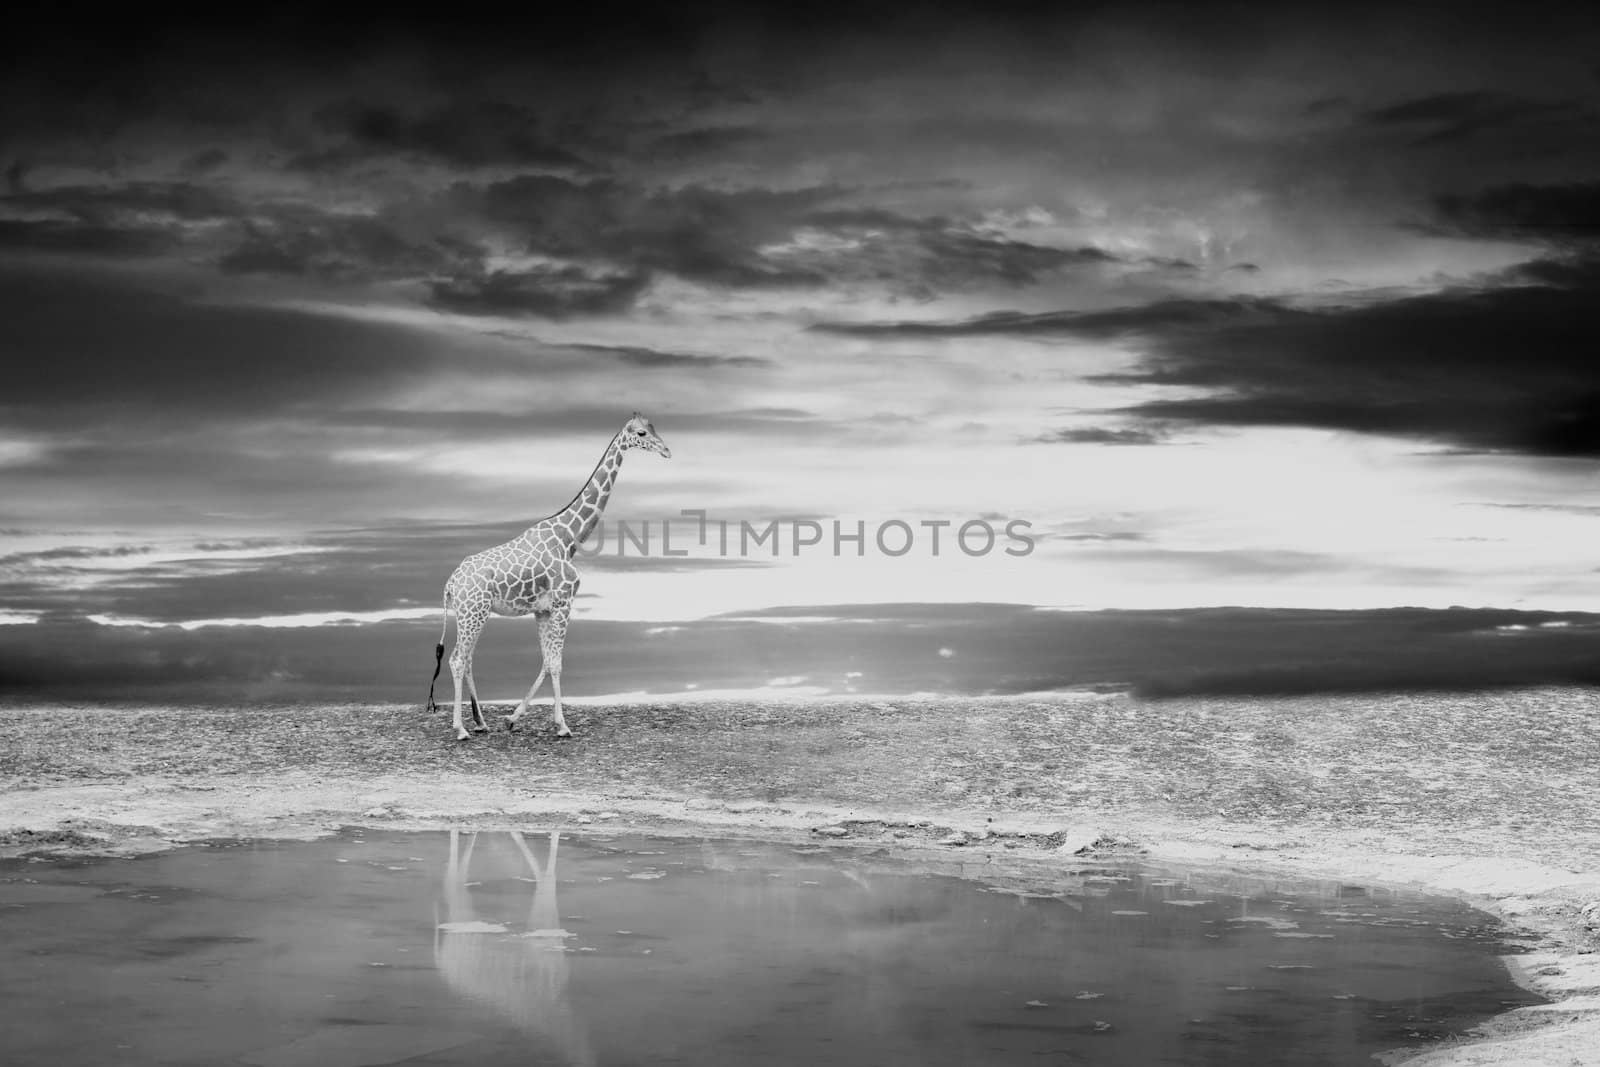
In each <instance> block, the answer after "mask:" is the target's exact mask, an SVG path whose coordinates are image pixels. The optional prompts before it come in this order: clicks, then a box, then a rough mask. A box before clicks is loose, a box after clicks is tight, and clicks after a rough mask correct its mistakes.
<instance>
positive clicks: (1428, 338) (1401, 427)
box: [821, 263, 1600, 458]
mask: <svg viewBox="0 0 1600 1067" xmlns="http://www.w3.org/2000/svg"><path fill="white" fill-rule="evenodd" d="M1555 266H1557V267H1559V268H1560V269H1557V270H1552V271H1550V272H1549V273H1548V275H1547V276H1548V277H1549V278H1550V279H1551V280H1552V281H1556V280H1559V281H1562V282H1565V283H1567V284H1537V285H1535V284H1519V280H1518V279H1519V277H1525V276H1526V275H1527V270H1526V269H1524V270H1523V271H1521V272H1520V273H1519V274H1518V275H1512V276H1507V277H1505V278H1502V279H1499V280H1498V281H1499V284H1497V285H1491V286H1488V287H1484V288H1456V289H1446V290H1443V291H1440V292H1436V293H1426V294H1421V295H1412V296H1403V297H1398V298H1391V299H1371V300H1367V301H1364V302H1360V303H1349V304H1344V305H1335V306H1320V307H1313V306H1309V305H1295V304H1290V303H1288V302H1286V301H1283V300H1276V299H1248V300H1246V299H1233V298H1218V299H1182V300H1164V301H1156V302H1153V303H1150V304H1146V305H1141V306H1131V307H1124V308H1116V309H1112V310H1108V311H1091V312H1044V313H1037V314H1035V313H1022V312H997V313H994V314H989V315H983V316H979V317H976V318H972V319H965V320H958V321H953V322H889V323H867V324H836V323H835V324H827V325H825V326H823V327H821V328H822V329H826V330H828V331H831V332H836V333H845V334H857V335H866V336H874V335H891V336H892V335H903V336H930V337H938V336H986V335H995V336H1025V337H1026V336H1034V337H1041V338H1048V337H1080V338H1086V339H1092V340H1098V341H1113V342H1117V343H1119V344H1122V345H1124V346H1127V347H1129V348H1130V349H1132V350H1133V351H1134V352H1135V353H1136V354H1137V358H1138V364H1137V366H1136V367H1135V369H1133V370H1131V371H1128V372H1119V373H1112V374H1101V375H1098V376H1095V377H1094V379H1093V380H1095V381H1097V382H1100V383H1102V384H1115V385H1124V386H1130V387H1144V386H1160V387H1163V388H1164V389H1173V388H1179V389H1187V390H1194V391H1199V395H1195V396H1190V397H1185V398H1179V399H1157V400H1147V401H1142V402H1138V403H1134V404H1132V405H1130V406H1129V407H1126V408H1123V409H1120V413H1122V414H1126V415H1132V416H1137V417H1141V418H1144V419H1149V420H1153V421H1155V422H1156V423H1157V424H1171V423H1193V424H1201V425H1217V426H1304V427H1314V428H1318V429H1329V430H1348V431H1352V432H1356V433H1366V434H1381V435H1389V436H1400V437H1413V438H1421V439H1426V440H1431V441H1437V442H1440V443H1443V444H1447V445H1452V446H1456V447H1458V448H1462V449H1465V450H1469V451H1472V450H1481V451H1492V452H1501V451H1504V452H1517V453H1525V454H1530V455H1539V456H1569V457H1585V458H1594V457H1600V378H1597V377H1596V375H1595V373H1594V370H1593V366H1592V363H1591V361H1590V358H1589V356H1588V355H1587V353H1589V352H1591V351H1596V350H1600V300H1597V299H1596V291H1595V289H1594V288H1593V287H1592V286H1590V285H1588V284H1584V283H1586V282H1587V281H1588V277H1589V274H1588V273H1587V272H1583V271H1576V272H1575V271H1574V270H1573V268H1572V267H1571V265H1570V264H1566V263H1557V264H1555Z"/></svg>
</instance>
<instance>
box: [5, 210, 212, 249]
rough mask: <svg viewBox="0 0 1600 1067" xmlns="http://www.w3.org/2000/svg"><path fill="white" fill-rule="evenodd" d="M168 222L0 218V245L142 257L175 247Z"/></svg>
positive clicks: (177, 239)
mask: <svg viewBox="0 0 1600 1067" xmlns="http://www.w3.org/2000/svg"><path fill="white" fill-rule="evenodd" d="M182 243H183V241H182V237H181V236H180V235H179V234H178V233H176V232H175V231H174V230H173V229H172V228H171V227H169V226H140V225H101V224H98V223H85V222H79V221H75V220H67V219H0V249H6V250H9V251H16V252H57V253H78V254H82V255H87V256H95V257H101V256H104V257H109V258H122V257H128V258H135V259H143V258H148V257H150V256H157V255H162V254H164V253H170V252H175V251H177V250H178V249H179V248H180V247H181V245H182Z"/></svg>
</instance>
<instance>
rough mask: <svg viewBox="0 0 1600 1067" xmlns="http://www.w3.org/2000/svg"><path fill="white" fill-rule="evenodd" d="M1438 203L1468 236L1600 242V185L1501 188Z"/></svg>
mask: <svg viewBox="0 0 1600 1067" xmlns="http://www.w3.org/2000/svg"><path fill="white" fill-rule="evenodd" d="M1436 203H1437V208H1438V212H1439V215H1440V216H1441V217H1442V219H1443V220H1444V222H1445V223H1446V224H1447V225H1448V226H1451V227H1453V228H1455V229H1457V230H1459V231H1462V232H1465V233H1468V234H1487V235H1494V236H1509V235H1516V234H1526V235H1530V236H1534V237H1542V238H1546V239H1555V240H1561V239H1563V238H1567V237H1573V238H1580V239H1583V240H1592V239H1596V238H1600V182H1570V183H1566V184H1562V185H1530V184H1527V183H1515V184H1511V185H1499V186H1494V187H1492V188H1489V189H1484V190H1482V191H1480V192H1477V193H1473V194H1470V195H1461V194H1446V195H1443V196H1440V197H1439V198H1438V200H1437V202H1436ZM1591 265H1592V264H1591Z"/></svg>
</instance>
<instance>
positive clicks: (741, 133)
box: [643, 126, 770, 161]
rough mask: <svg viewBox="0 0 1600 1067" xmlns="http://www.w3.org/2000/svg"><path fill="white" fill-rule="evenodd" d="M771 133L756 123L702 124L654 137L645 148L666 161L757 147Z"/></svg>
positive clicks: (651, 155)
mask: <svg viewBox="0 0 1600 1067" xmlns="http://www.w3.org/2000/svg"><path fill="white" fill-rule="evenodd" d="M769 136H770V134H769V133H768V131H766V130H763V129H761V128H760V127H757V126H700V127H696V128H695V129H689V130H676V131H674V132H672V133H664V134H661V135H659V136H656V137H652V138H651V139H650V141H649V142H648V143H647V144H646V145H645V146H644V149H643V151H644V154H645V155H647V156H650V157H653V158H656V159H660V160H663V161H666V160H671V161H682V160H688V159H695V158H698V157H701V156H708V155H715V154H718V153H722V152H727V151H729V150H732V149H741V148H749V147H752V146H757V145H760V144H761V143H762V142H764V141H766V140H767V139H768V137H769Z"/></svg>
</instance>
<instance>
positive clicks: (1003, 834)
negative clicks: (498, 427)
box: [0, 690, 1600, 1067]
mask: <svg viewBox="0 0 1600 1067" xmlns="http://www.w3.org/2000/svg"><path fill="white" fill-rule="evenodd" d="M1404 699H1405V701H1406V704H1405V706H1403V707H1402V706H1400V705H1399V704H1398V703H1397V700H1396V699H1394V698H1384V697H1376V696H1375V697H1341V698H1318V699H1315V700H1310V699H1300V700H1284V701H1269V700H1248V701H1246V700H1239V701H1225V700H1204V701H1200V700H1195V701H1165V702H1156V703H1149V702H1141V701H1135V700H1131V699H1128V698H1126V697H1121V696H1083V697H1049V698H1043V697H1010V698H978V699H939V700H913V699H881V700H872V699H865V698H863V699H858V700H851V701H843V700H839V701H820V702H796V703H793V704H785V703H774V704H766V705H761V706H758V707H749V706H741V705H733V704H722V703H717V702H701V703H694V704H684V705H663V704H645V705H635V706H607V707H601V706H590V705H585V704H584V703H583V702H582V701H578V702H575V703H574V704H573V705H572V706H571V707H570V710H569V713H568V720H569V722H571V723H572V726H573V729H574V730H575V731H576V732H577V734H578V737H577V738H576V739H575V740H573V741H570V742H557V741H556V740H555V738H554V737H553V736H552V732H551V731H550V730H549V729H548V728H547V727H544V726H542V725H541V726H536V727H535V728H534V729H532V730H530V729H529V727H530V726H534V724H535V720H534V719H532V718H530V719H528V720H525V725H524V727H523V729H522V730H521V731H519V732H518V733H515V734H508V733H506V732H505V731H504V730H503V728H497V729H496V730H495V731H494V732H492V733H490V734H488V735H486V736H482V737H477V738H474V739H473V740H471V741H469V742H465V743H461V744H456V743H454V742H452V741H450V740H449V737H450V732H449V730H448V717H447V716H445V715H440V714H435V715H428V714H425V713H423V712H421V711H420V710H419V709H418V708H417V707H414V706H387V707H373V706H330V707H269V708H259V707H253V708H245V709H193V708H166V707H128V708H105V707H95V708H70V707H61V706H49V707H20V706H13V707H8V708H3V709H0V729H4V730H5V731H6V736H7V737H8V738H10V739H11V742H10V743H9V744H8V746H7V748H6V750H5V751H4V752H0V853H4V854H10V855H16V854H25V853H29V852H37V851H49V852H62V851H66V852H72V851H91V852H100V853H106V852H110V853H121V854H131V853H138V852H146V851H153V850H159V849H164V848H171V847H176V846H179V845H182V844H183V843H185V842H189V841H196V840H201V839H207V838H216V837H227V836H244V837H312V836H319V835H323V834H326V833H329V832H331V831H332V830H333V829H335V828H337V827H340V826H349V825H372V826H385V827H392V828H396V829H430V828H431V829H437V828H441V827H450V826H466V825H470V826H472V827H473V828H475V829H495V828H507V829H510V828H527V827H533V826H537V827H549V828H562V827H571V828H574V829H576V828H579V827H584V826H597V827H598V826H605V827H606V828H607V829H616V830H633V831H641V832H651V833H658V834H663V833H664V834H696V835H698V834H704V833H706V832H708V831H710V832H715V833H717V834H719V835H723V836H727V835H734V836H738V835H749V836H758V837H763V838H769V839H777V840H797V839H802V838H804V839H826V840H829V841H831V842H836V843H842V844H857V845H860V846H863V847H872V848H884V847H887V848H891V849H892V850H893V851H894V853H895V854H896V855H897V856H899V857H902V858H904V859H906V860H908V861H911V862H914V863H917V864H919V865H921V866H922V867H924V868H926V869H928V870H930V871H938V872H941V873H955V874H964V875H968V876H973V875H976V874H979V873H980V872H981V874H982V875H983V877H985V878H992V877H995V876H1004V875H1005V874H1006V873H1007V872H1010V871H1015V872H1019V873H1026V872H1029V871H1036V870H1038V869H1040V868H1041V867H1048V866H1050V865H1065V864H1068V863H1072V862H1081V856H1082V855H1083V854H1085V853H1086V852H1092V853H1094V854H1098V855H1130V856H1139V857H1141V858H1143V859H1145V860H1146V861H1149V862H1154V863H1159V864H1162V865H1164V866H1167V867H1169V868H1174V869H1189V870H1193V871H1196V872H1206V875H1207V876H1208V877H1226V876H1227V875H1228V874H1229V873H1236V874H1240V875H1252V876H1259V875H1269V876H1280V877H1285V878H1294V879H1301V880H1310V881H1333V882H1341V881H1342V882H1349V883H1356V884H1362V885H1369V886H1376V887H1384V886H1388V887H1410V888H1417V889H1425V890H1428V891H1431V892H1440V893H1447V894H1451V895H1453V896H1456V897H1459V898H1461V899H1463V900H1465V901H1466V902H1468V903H1470V904H1472V905H1473V906H1475V907H1479V908H1482V909H1483V910H1485V911H1487V912H1489V913H1491V914H1494V915H1497V916H1500V917H1502V918H1504V919H1506V920H1508V921H1509V922H1511V923H1513V924H1514V925H1515V926H1516V927H1517V928H1519V929H1520V930H1522V931H1525V933H1526V936H1527V939H1528V942H1529V945H1530V947H1531V948H1532V951H1530V952H1529V953H1527V954H1526V955H1518V956H1511V957H1507V962H1508V965H1509V966H1510V967H1511V968H1512V971H1513V974H1514V976H1515V977H1516V978H1517V980H1518V981H1519V983H1521V984H1523V985H1525V986H1527V987H1528V988H1531V989H1533V990H1535V991H1537V992H1539V993H1541V994H1542V995H1544V996H1546V997H1549V998H1551V1001H1552V1003H1551V1004H1549V1005H1541V1006H1537V1007H1533V1008H1526V1009H1521V1010H1519V1011H1516V1012H1512V1013H1509V1014H1508V1015H1504V1016H1501V1017H1499V1018H1497V1019H1496V1020H1494V1021H1492V1022H1491V1023H1490V1024H1488V1025H1487V1026H1486V1027H1485V1028H1484V1031H1485V1036H1484V1037H1483V1038H1482V1039H1479V1040H1475V1041H1471V1042H1459V1043H1450V1044H1448V1045H1446V1046H1444V1047H1438V1048H1434V1049H1432V1050H1429V1051H1427V1052H1426V1054H1425V1055H1423V1056H1422V1057H1421V1058H1417V1059H1412V1060H1410V1061H1409V1062H1411V1063H1413V1064H1418V1065H1426V1067H1439V1065H1443V1064H1499V1063H1510V1062H1515V1063H1518V1064H1529V1065H1538V1064H1551V1065H1556V1064H1559V1065H1562V1067H1569V1065H1572V1064H1591V1063H1594V1064H1600V952H1596V951H1595V950H1596V948H1597V947H1600V830H1597V829H1594V828H1593V827H1594V822H1593V820H1594V813H1595V812H1596V811H1597V810H1600V806H1597V805H1600V774H1596V773H1595V770H1594V768H1595V767H1596V765H1597V761H1596V759H1595V755H1596V753H1597V751H1600V716H1592V715H1591V714H1590V708H1591V707H1593V706H1594V705H1596V704H1600V700H1596V698H1595V696H1594V694H1592V693H1591V694H1586V693H1582V692H1574V691H1570V690H1548V691H1534V692H1523V693H1516V694H1504V695H1499V696H1484V695H1482V694H1474V695H1464V696H1456V697H1452V696H1428V697H1408V698H1404ZM499 710H502V711H503V710H509V709H499ZM498 717H499V716H498V715H492V716H491V722H494V723H495V724H496V726H497V727H498Z"/></svg>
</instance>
